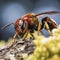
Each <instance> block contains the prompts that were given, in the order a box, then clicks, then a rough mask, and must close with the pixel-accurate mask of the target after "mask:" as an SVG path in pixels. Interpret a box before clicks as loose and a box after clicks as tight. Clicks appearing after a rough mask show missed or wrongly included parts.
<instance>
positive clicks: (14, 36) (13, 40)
mask: <svg viewBox="0 0 60 60" xmlns="http://www.w3.org/2000/svg"><path fill="white" fill-rule="evenodd" d="M16 36H17V32H16V33H15V35H14V36H13V43H12V44H11V46H9V47H8V48H7V49H8V50H9V49H10V48H11V47H12V46H13V45H14V44H15V42H16V41H15V38H16Z"/></svg>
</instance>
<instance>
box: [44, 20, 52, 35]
mask: <svg viewBox="0 0 60 60" xmlns="http://www.w3.org/2000/svg"><path fill="white" fill-rule="evenodd" d="M44 24H45V27H46V30H47V31H48V32H49V34H50V35H52V33H51V31H50V28H49V26H48V24H47V22H45V21H44Z"/></svg>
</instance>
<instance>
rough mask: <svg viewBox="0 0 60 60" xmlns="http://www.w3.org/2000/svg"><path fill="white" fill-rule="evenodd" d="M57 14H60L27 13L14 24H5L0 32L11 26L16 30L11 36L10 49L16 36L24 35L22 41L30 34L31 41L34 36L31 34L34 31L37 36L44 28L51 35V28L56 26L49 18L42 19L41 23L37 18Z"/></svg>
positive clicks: (52, 12) (53, 12)
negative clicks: (36, 32)
mask: <svg viewBox="0 0 60 60" xmlns="http://www.w3.org/2000/svg"><path fill="white" fill-rule="evenodd" d="M57 13H60V12H57V11H49V12H43V13H39V14H33V13H28V14H25V15H24V16H22V18H19V19H17V20H16V22H15V23H10V24H7V25H5V26H4V27H2V29H1V30H3V29H5V28H6V27H8V26H10V25H11V24H13V25H14V28H15V30H16V33H15V35H14V36H13V39H14V42H13V44H12V45H11V46H10V47H9V48H11V47H12V46H13V45H14V43H15V38H16V37H17V36H20V37H24V35H25V37H24V38H23V40H24V39H25V38H26V36H27V34H28V32H29V33H30V34H31V36H32V38H33V39H35V37H34V35H33V34H32V33H34V30H36V31H38V34H39V33H40V32H41V30H42V29H43V28H45V29H46V30H47V31H48V32H49V33H50V34H51V30H52V29H53V28H57V24H56V23H55V22H54V21H53V20H52V19H51V18H49V17H45V18H43V19H42V21H41V22H40V21H39V16H41V15H44V14H49V15H51V14H57ZM9 48H8V49H9Z"/></svg>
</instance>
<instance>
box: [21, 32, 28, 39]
mask: <svg viewBox="0 0 60 60" xmlns="http://www.w3.org/2000/svg"><path fill="white" fill-rule="evenodd" d="M27 35H28V31H27V32H26V33H25V34H24V36H23V38H22V40H24V39H25V38H26V37H27Z"/></svg>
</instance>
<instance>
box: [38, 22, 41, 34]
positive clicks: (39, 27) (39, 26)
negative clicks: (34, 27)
mask: <svg viewBox="0 0 60 60" xmlns="http://www.w3.org/2000/svg"><path fill="white" fill-rule="evenodd" d="M40 29H41V25H40V22H38V35H39V33H40Z"/></svg>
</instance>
